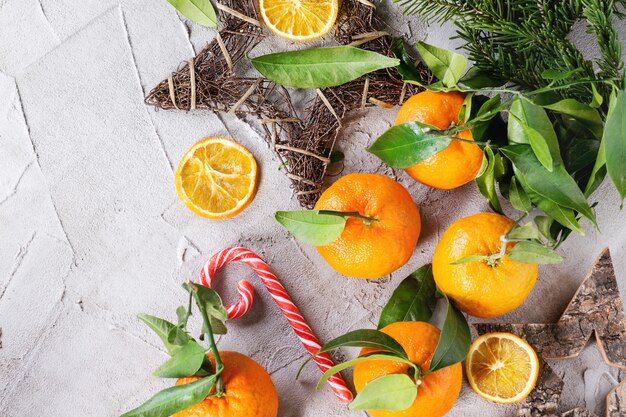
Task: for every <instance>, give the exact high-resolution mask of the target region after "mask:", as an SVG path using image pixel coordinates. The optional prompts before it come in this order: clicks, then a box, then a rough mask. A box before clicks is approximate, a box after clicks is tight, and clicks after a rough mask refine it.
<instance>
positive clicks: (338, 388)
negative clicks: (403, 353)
mask: <svg viewBox="0 0 626 417" xmlns="http://www.w3.org/2000/svg"><path fill="white" fill-rule="evenodd" d="M235 261H239V262H243V263H245V264H247V265H248V266H249V267H250V268H252V269H253V270H254V272H256V274H257V275H258V276H259V278H261V281H263V284H264V285H265V287H266V288H267V290H268V291H269V293H270V294H271V296H272V298H273V299H274V301H275V302H276V304H277V305H278V307H279V308H280V310H281V311H282V313H283V314H284V316H285V317H286V318H287V320H288V321H289V324H291V327H292V328H293V330H294V332H295V333H296V335H297V336H298V338H299V339H300V341H301V342H302V344H303V345H304V348H305V349H306V350H307V351H308V352H309V353H310V354H311V355H314V354H315V353H316V352H317V351H318V350H320V348H321V347H322V346H321V344H320V342H319V340H318V339H317V337H315V334H313V330H311V327H310V326H309V325H308V324H307V323H306V321H305V320H304V317H302V314H301V313H300V310H298V308H297V307H296V306H295V304H294V303H293V301H292V300H291V297H290V296H289V294H287V291H286V290H285V287H283V286H282V284H281V283H280V281H278V278H277V277H276V275H275V274H274V272H273V271H272V269H271V268H270V267H269V266H268V265H267V264H266V263H265V262H264V261H263V259H261V258H260V257H259V256H258V255H257V254H256V253H254V252H252V251H251V250H248V249H245V248H227V249H224V250H222V251H220V252H218V253H216V254H215V255H213V257H212V258H211V259H210V260H209V261H208V262H207V263H206V264H205V265H204V267H203V268H202V271H201V272H200V284H202V285H206V286H207V287H210V286H211V284H212V282H213V277H214V276H215V273H216V272H217V271H218V270H219V269H220V268H221V267H223V266H224V265H226V264H227V263H229V262H235ZM237 292H239V295H240V298H239V301H238V302H237V304H234V305H232V306H227V307H226V310H227V311H228V318H229V319H236V318H238V317H241V316H243V315H244V314H246V313H247V312H248V310H250V307H251V305H252V300H253V298H254V288H253V287H252V284H250V282H249V281H246V280H245V279H244V280H241V281H239V283H238V284H237ZM313 360H314V361H315V363H316V364H317V366H318V367H319V368H320V370H321V371H322V372H326V371H327V370H329V369H330V368H332V367H333V366H334V363H333V361H332V360H331V359H330V356H329V355H328V354H327V353H322V354H320V355H317V356H314V357H313ZM328 384H329V385H330V386H331V388H332V390H333V391H334V393H335V395H336V396H337V398H339V401H341V402H342V403H343V404H347V403H349V402H350V401H352V392H351V391H350V390H349V389H348V386H347V385H346V383H345V381H344V380H343V378H342V377H341V375H340V374H335V375H333V376H332V377H330V379H328Z"/></svg>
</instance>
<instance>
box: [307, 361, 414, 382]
mask: <svg viewBox="0 0 626 417" xmlns="http://www.w3.org/2000/svg"><path fill="white" fill-rule="evenodd" d="M366 361H394V362H402V363H405V364H407V365H410V366H412V367H415V366H416V365H415V364H413V362H411V361H410V360H408V359H405V358H401V357H399V356H396V355H390V354H383V353H374V354H372V355H365V356H359V357H358V358H355V359H352V360H349V361H347V362H342V363H340V364H338V365H335V366H333V367H332V368H330V369H329V370H328V371H326V372H324V375H322V377H321V378H320V380H319V381H317V386H316V387H315V388H316V389H320V388H321V387H322V385H324V382H326V381H328V379H329V378H330V377H331V376H333V375H335V374H337V373H339V372H341V371H343V370H344V369H348V368H349V367H351V366H354V365H356V364H357V363H361V362H366Z"/></svg>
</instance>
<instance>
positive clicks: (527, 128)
mask: <svg viewBox="0 0 626 417" xmlns="http://www.w3.org/2000/svg"><path fill="white" fill-rule="evenodd" d="M507 130H508V137H509V142H510V143H524V144H529V145H531V147H532V149H533V152H535V154H536V155H537V158H538V160H539V161H540V162H541V163H542V165H544V166H545V167H546V168H548V170H551V167H552V163H550V164H548V162H550V160H552V162H556V163H558V164H562V163H563V159H562V158H561V153H560V151H559V140H558V138H557V136H556V132H555V131H554V127H552V122H551V121H550V118H549V117H548V114H547V113H546V111H545V110H544V109H543V108H541V106H538V105H536V104H534V103H531V102H530V101H528V100H527V99H525V98H522V97H520V98H517V99H515V100H513V103H512V104H511V108H510V110H509V123H508V129H507Z"/></svg>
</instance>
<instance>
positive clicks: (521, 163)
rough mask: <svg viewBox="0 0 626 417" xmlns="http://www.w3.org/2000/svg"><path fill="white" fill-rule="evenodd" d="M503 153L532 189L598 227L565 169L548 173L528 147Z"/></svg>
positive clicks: (516, 148) (507, 148) (555, 169)
mask: <svg viewBox="0 0 626 417" xmlns="http://www.w3.org/2000/svg"><path fill="white" fill-rule="evenodd" d="M500 151H501V152H502V153H503V154H504V155H505V156H506V157H507V158H508V159H509V160H510V161H511V162H512V163H513V166H514V167H515V170H516V173H517V172H519V173H520V174H521V176H522V177H523V179H524V181H525V182H526V184H527V185H528V188H529V189H531V190H532V191H534V192H535V193H536V194H537V195H539V196H541V197H543V198H545V199H547V200H550V201H552V202H554V203H556V204H558V205H559V206H562V207H566V208H569V209H572V210H575V211H577V212H579V213H581V214H582V215H583V216H585V217H587V218H588V219H589V220H591V221H592V222H593V223H594V224H595V221H596V220H595V215H594V214H593V211H592V210H591V207H589V204H588V203H587V200H586V198H585V196H584V195H583V193H582V191H580V188H578V185H577V184H576V181H574V179H573V178H572V177H571V176H570V175H569V174H568V173H567V171H566V170H565V168H564V167H563V165H556V166H555V167H554V169H553V171H552V172H550V171H548V170H547V169H545V168H544V167H543V166H542V165H541V164H540V163H539V161H538V160H537V158H536V157H535V155H534V153H533V151H532V149H531V148H530V146H528V145H509V146H506V147H504V148H501V149H500ZM531 199H532V198H531ZM535 204H537V203H535Z"/></svg>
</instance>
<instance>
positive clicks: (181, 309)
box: [176, 306, 188, 326]
mask: <svg viewBox="0 0 626 417" xmlns="http://www.w3.org/2000/svg"><path fill="white" fill-rule="evenodd" d="M176 317H177V318H178V325H179V326H180V325H182V326H186V325H187V319H188V316H187V309H186V308H185V306H178V308H177V309H176Z"/></svg>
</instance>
